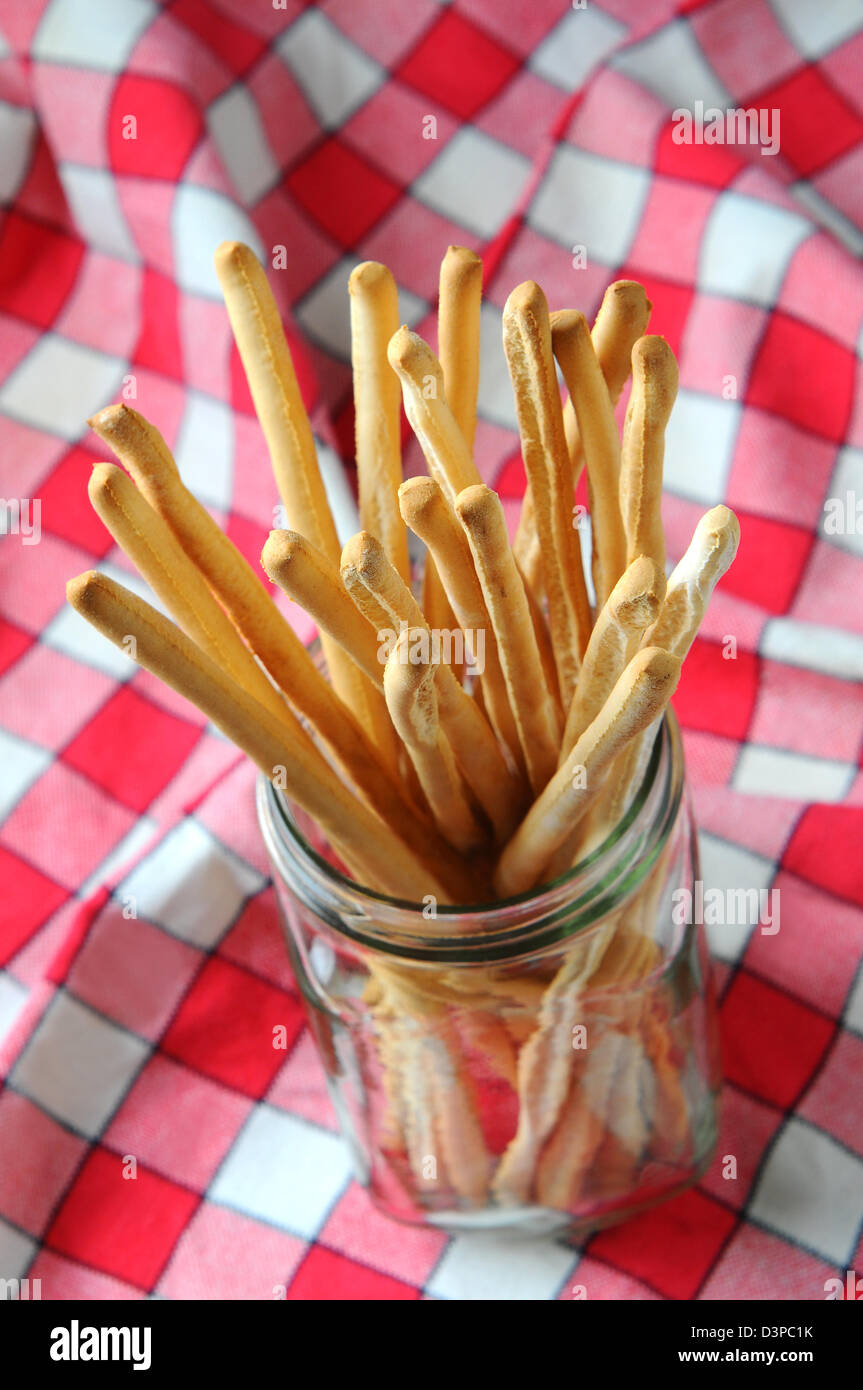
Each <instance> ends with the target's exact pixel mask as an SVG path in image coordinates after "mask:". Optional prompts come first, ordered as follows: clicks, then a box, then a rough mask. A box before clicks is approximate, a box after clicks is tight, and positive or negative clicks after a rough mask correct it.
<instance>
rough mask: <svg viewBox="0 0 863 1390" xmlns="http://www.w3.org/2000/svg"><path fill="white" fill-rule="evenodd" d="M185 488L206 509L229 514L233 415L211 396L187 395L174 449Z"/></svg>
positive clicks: (231, 487)
mask: <svg viewBox="0 0 863 1390" xmlns="http://www.w3.org/2000/svg"><path fill="white" fill-rule="evenodd" d="M174 456H175V458H176V460H177V467H178V468H179V470H180V476H181V477H182V479H183V482H184V483H185V484H186V487H187V488H189V489H190V490H191V491H192V492H194V494H195V496H196V497H198V498H200V500H201V501H202V502H206V504H207V506H209V507H217V508H218V509H219V510H220V511H224V512H226V511H229V510H230V506H231V498H232V491H233V483H234V413H233V411H232V410H231V408H230V407H229V406H227V405H224V404H223V402H222V401H217V400H215V399H214V397H212V396H204V395H201V394H200V393H199V392H198V391H187V392H186V409H185V410H184V412H183V418H182V420H181V421H180V429H179V432H178V435H177V442H176V445H175V448H174Z"/></svg>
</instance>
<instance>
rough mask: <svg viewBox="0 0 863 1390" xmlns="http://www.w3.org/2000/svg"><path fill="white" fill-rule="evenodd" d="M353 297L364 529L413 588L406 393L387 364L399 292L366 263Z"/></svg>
mask: <svg viewBox="0 0 863 1390" xmlns="http://www.w3.org/2000/svg"><path fill="white" fill-rule="evenodd" d="M348 292H349V294H350V301H351V362H352V364H353V377H354V418H355V439H356V458H357V483H358V488H359V504H360V524H361V526H362V528H363V530H364V531H370V532H371V534H372V535H373V536H377V538H378V540H379V541H380V542H381V544H382V546H383V548H384V550H385V551H386V552H387V555H388V556H389V558H390V561H391V562H392V564H393V565H394V566H395V568H396V569H397V570H398V572H399V574H400V575H401V577H402V579H403V580H404V581H405V583H406V584H409V583H410V579H411V572H410V561H409V560H408V542H407V534H406V532H405V528H404V522H403V521H402V519H401V517H400V515H399V509H398V501H397V496H396V494H397V493H398V487H399V483H400V482H401V480H402V450H401V407H402V393H401V386H400V385H399V379H398V377H397V376H396V374H395V372H394V371H393V369H392V367H391V366H390V364H389V362H388V361H387V344H388V343H389V341H390V338H391V337H392V336H393V334H394V333H395V331H396V329H397V328H398V326H399V296H398V290H397V288H396V282H395V280H394V279H393V277H392V274H391V273H390V271H389V270H388V269H387V267H386V266H385V265H380V264H379V262H378V261H363V263H362V264H361V265H358V266H357V267H356V269H355V270H353V271H352V273H351V278H350V280H349V281H348ZM330 558H331V559H332V561H333V562H334V561H335V559H336V557H335V556H332V557H330Z"/></svg>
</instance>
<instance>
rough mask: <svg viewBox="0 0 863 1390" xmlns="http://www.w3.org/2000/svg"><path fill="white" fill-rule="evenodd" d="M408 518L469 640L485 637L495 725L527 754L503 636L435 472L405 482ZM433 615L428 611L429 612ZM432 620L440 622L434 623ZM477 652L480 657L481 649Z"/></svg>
mask: <svg viewBox="0 0 863 1390" xmlns="http://www.w3.org/2000/svg"><path fill="white" fill-rule="evenodd" d="M399 506H400V508H401V513H402V516H403V517H404V520H405V522H406V523H407V525H408V526H409V527H410V529H411V530H412V531H413V532H414V534H415V535H417V536H419V538H420V540H421V541H423V543H424V544H425V545H426V546H427V548H428V550H429V552H430V554H431V555H432V557H433V559H434V562H435V565H436V567H437V571H438V573H439V575H440V576H441V581H442V583H443V586H444V589H445V591H446V596H447V598H448V599H449V602H450V604H451V605H452V609H453V612H454V613H455V616H456V619H457V621H458V624H459V626H460V627H461V629H462V631H463V632H464V634H465V640H466V641H468V639H469V635H473V642H474V646H476V643H477V640H478V635H479V634H482V641H483V643H484V651H483V660H484V669H483V670H482V675H481V678H480V679H481V685H482V690H483V694H484V697H485V702H486V708H487V710H488V714H489V718H490V719H491V723H492V726H493V728H494V730H495V732H496V734H497V736H498V738H499V739H500V740H501V742H502V743H505V744H506V746H507V748H508V749H509V751H510V753H511V754H512V756H513V757H514V758H515V759H516V760H520V759H522V757H523V755H522V753H521V745H520V743H519V738H518V730H517V728H516V724H515V720H514V718H513V713H512V709H511V708H510V703H509V695H508V694H507V688H506V682H505V680H504V675H503V671H502V669H501V665H500V657H499V655H498V649H497V639H496V638H495V635H494V629H493V628H492V626H491V622H490V620H489V616H488V609H487V608H486V605H485V599H484V598H483V595H482V589H481V587H480V583H479V580H478V579H477V577H476V571H475V569H474V566H473V559H472V558H471V553H470V546H469V545H468V542H467V537H466V536H465V534H464V531H463V530H462V528H461V526H460V525H459V523H458V521H457V519H456V516H455V513H454V512H453V510H452V507H451V506H450V505H449V503H448V502H447V500H446V498H445V496H444V494H443V492H442V491H441V489H440V487H439V486H438V484H437V483H436V482H435V480H434V478H409V479H408V480H407V482H405V483H402V485H401V487H400V488H399ZM426 616H428V614H427V615H426ZM431 626H434V624H433V623H432V624H431ZM471 657H472V660H473V662H474V663H476V662H477V652H476V651H473V652H472V653H471Z"/></svg>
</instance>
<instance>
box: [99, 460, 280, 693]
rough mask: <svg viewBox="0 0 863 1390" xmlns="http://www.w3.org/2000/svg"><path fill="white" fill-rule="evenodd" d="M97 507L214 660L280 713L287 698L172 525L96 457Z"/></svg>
mask: <svg viewBox="0 0 863 1390" xmlns="http://www.w3.org/2000/svg"><path fill="white" fill-rule="evenodd" d="M88 493H89V497H90V501H91V503H92V505H93V509H94V511H96V512H97V514H98V515H99V516H100V517H101V519H102V521H103V522H104V523H105V525H106V526H107V528H108V530H109V531H110V532H111V535H112V536H113V537H114V540H115V541H116V542H117V544H118V545H119V546H120V547H121V549H122V550H124V551H125V553H126V555H128V557H129V559H130V560H131V561H132V563H133V564H134V565H135V567H136V568H137V570H138V572H139V573H140V575H141V577H142V578H143V579H145V580H146V581H147V583H148V584H149V586H150V588H151V589H152V590H153V592H154V594H155V595H156V597H157V598H159V599H160V600H161V601H162V603H163V604H164V605H165V607H166V608H167V609H168V610H169V612H170V613H171V614H172V616H173V617H174V619H175V621H176V622H177V623H178V624H179V626H180V627H181V628H182V629H183V631H184V632H185V633H186V635H187V637H191V639H192V641H193V642H196V643H197V645H198V646H199V647H200V648H201V649H202V651H205V652H206V653H207V655H208V656H209V657H211V659H212V660H213V661H215V662H216V663H217V664H218V665H219V666H221V667H222V668H223V670H225V671H226V672H227V674H228V675H229V676H232V677H233V679H234V680H235V681H237V683H238V684H239V685H241V686H242V687H243V689H244V690H247V691H248V693H249V694H250V695H253V696H254V698H255V699H256V700H258V701H259V702H260V704H262V705H264V706H266V708H267V709H268V710H269V711H270V713H271V714H273V715H274V716H275V717H276V718H277V719H279V718H281V716H282V714H283V713H284V711H285V702H284V700H283V698H282V696H281V695H280V694H279V692H278V690H276V688H275V686H274V685H273V684H272V682H271V681H269V680H268V679H267V676H266V674H265V672H264V671H262V670H261V668H260V666H259V665H258V663H257V662H256V661H255V659H254V657H253V656H252V654H251V652H250V651H249V649H248V647H247V646H246V645H245V643H244V642H243V641H242V639H241V637H240V636H239V634H238V633H237V630H236V628H235V627H234V625H233V623H232V622H231V620H230V618H228V616H227V615H226V613H225V612H224V610H223V609H222V608H221V607H220V606H219V604H218V603H217V602H216V600H215V599H214V598H213V595H212V593H211V592H210V590H209V588H208V586H207V583H206V581H205V579H204V578H203V576H202V575H201V573H200V571H199V570H198V569H197V567H196V566H195V565H194V564H193V563H192V561H191V560H190V559H189V557H188V556H187V555H186V553H185V551H184V550H183V548H182V546H181V545H180V544H179V542H178V541H177V539H176V537H175V536H174V533H173V531H172V530H171V528H170V527H169V526H168V525H167V523H166V522H165V521H163V520H162V518H161V516H160V515H159V513H158V512H156V511H154V510H153V508H152V507H151V506H150V504H149V503H148V502H147V501H146V499H145V498H144V497H142V496H141V493H140V492H139V491H138V489H137V488H136V487H135V484H134V483H133V482H132V479H131V478H130V477H129V475H128V473H124V472H123V470H122V468H117V466H116V465H115V464H112V463H97V464H96V465H95V466H94V468H93V471H92V473H91V474H90V481H89V485H88Z"/></svg>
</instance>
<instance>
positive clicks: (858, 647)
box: [758, 618, 863, 681]
mask: <svg viewBox="0 0 863 1390" xmlns="http://www.w3.org/2000/svg"><path fill="white" fill-rule="evenodd" d="M758 650H759V653H760V654H761V656H764V657H767V658H768V659H769V660H770V661H784V662H786V663H787V665H789V666H803V667H805V668H806V669H807V670H808V671H821V672H823V674H824V675H825V676H835V677H836V678H838V679H839V680H846V681H863V637H861V636H860V634H859V633H857V632H848V631H847V629H845V628H839V627H828V626H827V624H826V623H824V624H822V623H804V622H801V621H800V620H799V619H797V618H768V620H767V622H766V623H765V625H764V630H763V632H762V633H761V640H760V642H759V644H758Z"/></svg>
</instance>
